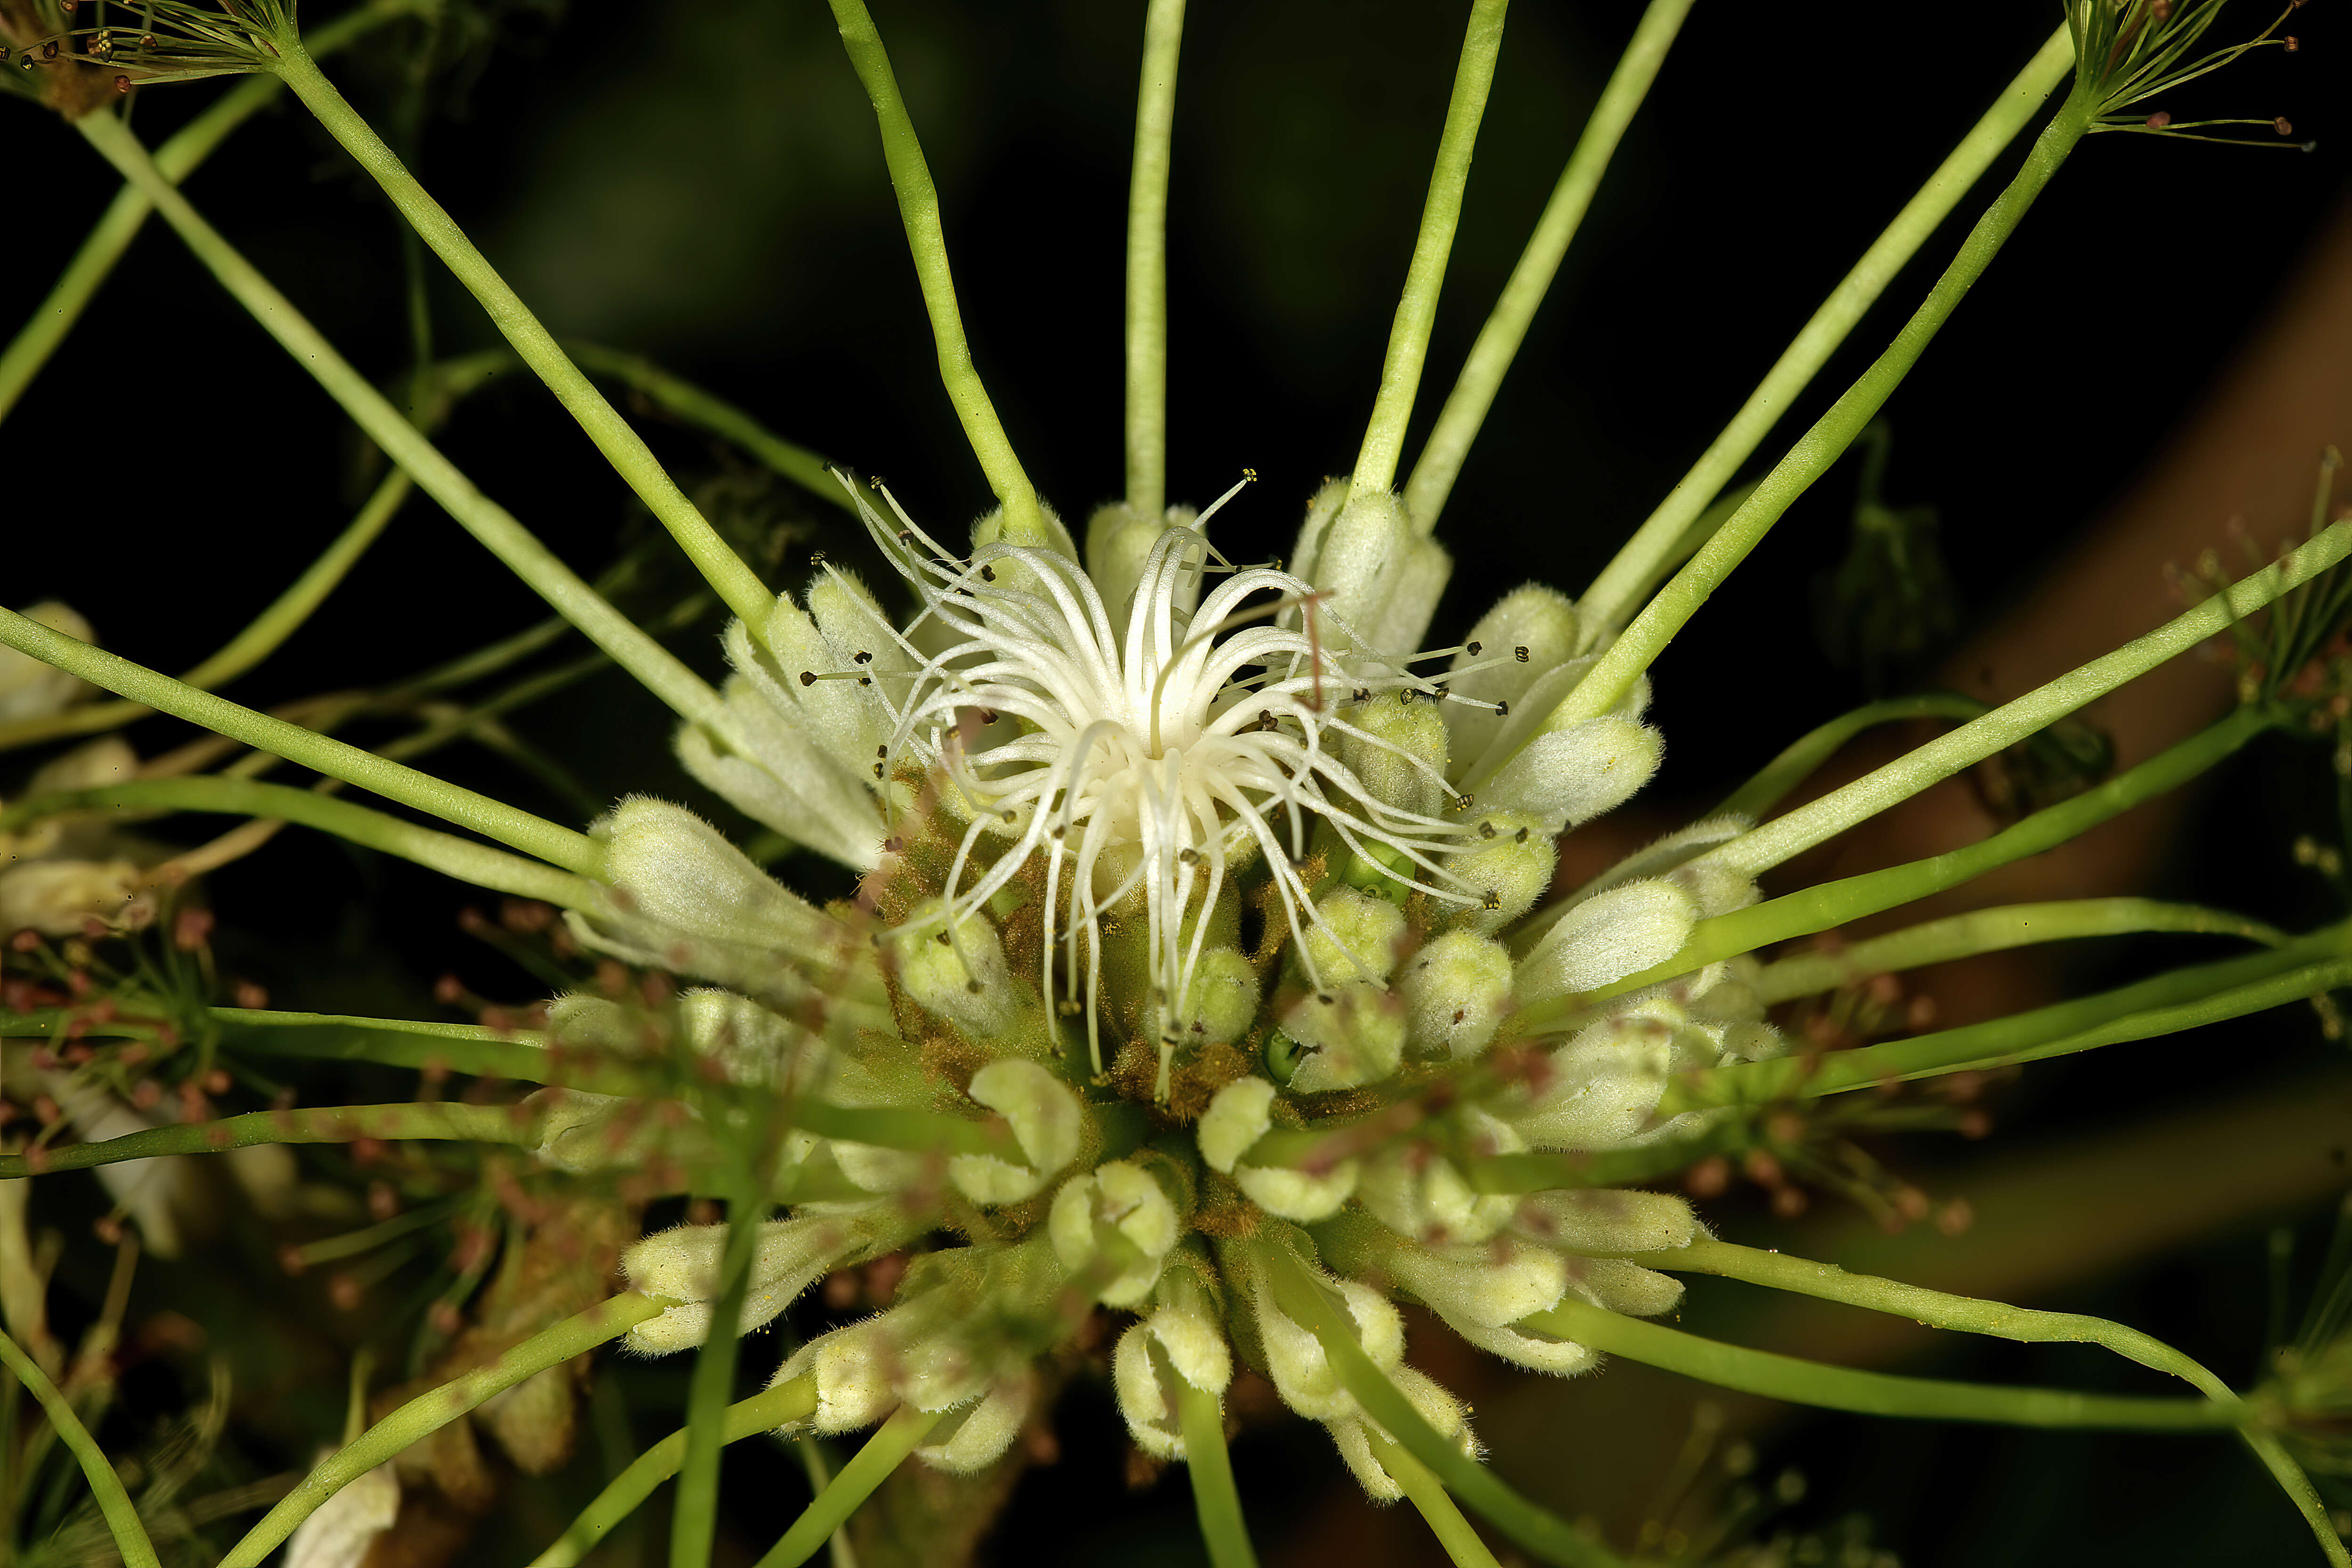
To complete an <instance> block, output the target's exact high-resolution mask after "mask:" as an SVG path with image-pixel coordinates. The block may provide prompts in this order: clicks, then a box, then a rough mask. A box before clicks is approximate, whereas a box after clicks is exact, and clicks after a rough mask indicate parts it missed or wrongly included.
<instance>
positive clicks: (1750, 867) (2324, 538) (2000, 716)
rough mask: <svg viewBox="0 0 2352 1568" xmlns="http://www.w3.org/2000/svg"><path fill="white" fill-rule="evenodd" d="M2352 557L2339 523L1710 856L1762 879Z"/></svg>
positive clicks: (2345, 525)
mask: <svg viewBox="0 0 2352 1568" xmlns="http://www.w3.org/2000/svg"><path fill="white" fill-rule="evenodd" d="M2347 553H2352V522H2340V523H2337V524H2336V525H2334V526H2333V527H2331V528H2329V529H2328V530H2326V531H2325V532H2323V533H2321V534H2320V535H2319V536H2318V537H2317V538H2315V539H2314V540H2312V541H2310V542H2308V543H2305V544H2302V545H2298V546H2296V548H2295V549H2294V552H2292V553H2290V554H2288V555H2286V556H2285V557H2284V558H2283V559H2281V560H2279V561H2276V562H2274V563H2272V564H2271V565H2269V566H2266V567H2264V568H2263V570H2261V571H2260V572H2257V573H2255V574H2253V575H2252V576H2251V577H2248V578H2247V579H2246V580H2245V581H2243V582H2242V583H2238V584H2232V585H2231V587H2230V588H2228V589H2226V590H2225V591H2223V592H2221V593H2219V594H2216V595H2213V596H2212V597H2211V598H2210V599H2207V600H2206V601H2205V602H2204V603H2202V604H2200V605H2197V606H2195V607H2194V608H2193V609H2190V610H2189V611H2188V612H2187V613H2185V614H2183V615H2179V616H2174V617H2173V618H2172V619H2171V620H2169V621H2167V622H2166V623H2165V624H2164V625H2162V626H2158V627H2157V628H2156V629H2155V630H2154V631H2152V632H2149V633H2147V634H2146V635H2145V636H2142V637H2134V638H2133V639H2132V640H2131V641H2130V642H2127V643H2126V644H2125V645H2124V646H2123V647H2119V648H2117V649H2116V650H2115V651H2114V652H2113V653H2110V654H2106V655H2105V656H2103V657H2101V658H2095V659H2093V660H2092V661H2091V662H2090V663H2088V664H2085V665H2083V666H2081V667H2080V668H2075V669H2071V670H2069V671H2067V672H2066V673H2065V674H2064V675H2062V676H2060V677H2059V678H2058V679H2055V680H2053V681H2050V682H2049V683H2047V684H2046V685H2043V686H2040V687H2037V688H2035V689H2033V690H2032V691H2029V692H2027V693H2026V694H2025V695H2024V696H2022V697H2020V698H2018V699H2017V700H2014V701H2011V702H2004V703H2002V704H2001V705H2000V707H1998V708H1996V709H1994V710H1992V711H1991V712H1990V713H1987V714H1985V715H1984V716H1983V717H1981V718H1978V719H1972V720H1970V721H1969V722H1967V723H1965V724H1963V725H1961V726H1960V727H1959V728H1958V729H1957V730H1954V731H1949V732H1948V733H1947V734H1943V735H1939V736H1937V738H1936V739H1935V740H1933V741H1930V742H1927V744H1926V745H1924V746H1921V747H1918V748H1917V749H1916V750H1915V751H1912V752H1909V753H1907V754H1906V755H1904V756H1902V757H1898V758H1896V759H1895V761H1894V762H1891V763H1887V764H1886V765H1885V766H1884V767H1881V768H1876V769H1874V770H1873V771H1872V772H1870V773H1864V775H1863V776H1862V777H1860V778H1858V779H1856V780H1854V781H1853V783H1852V784H1847V785H1845V786H1844V787H1843V788H1841V789H1835V790H1832V791H1831V792H1830V793H1829V794H1828V795H1823V796H1822V797H1821V798H1820V799H1819V800H1815V801H1811V802H1809V803H1807V804H1806V805H1801V806H1799V807H1798V808H1797V809H1796V810H1794V811H1791V812H1790V813H1788V814H1787V815H1786V816H1778V817H1775V818H1773V820H1771V821H1770V822H1768V823H1766V824H1764V825H1763V826H1760V827H1758V828H1754V829H1752V830H1750V831H1749V832H1747V833H1744V834H1742V835H1740V836H1739V837H1738V838H1735V839H1733V840H1732V841H1731V842H1730V843H1728V844H1726V845H1724V846H1722V847H1719V848H1717V849H1715V850H1712V851H1710V858H1714V859H1716V860H1719V861H1721V862H1722V863H1723V864H1724V865H1726V866H1727V867H1729V868H1732V869H1734V870H1736V871H1739V872H1743V873H1745V874H1746V875H1748V876H1750V877H1754V876H1759V875H1761V874H1762V873H1763V872H1765V871H1767V870H1769V869H1770V868H1773V867H1775V866H1778V865H1780V863H1781V862H1782V861H1784V860H1787V859H1788V858H1790V857H1791V856H1793V855H1798V854H1801V853H1802V852H1804V851H1805V850H1807V849H1810V848H1811V847H1813V846H1814V845H1816V844H1819V843H1821V842H1822V840H1824V839H1827V838H1830V837H1834V836H1835V835H1837V834H1839V833H1842V832H1843V831H1844V830H1845V829H1847V828H1849V827H1851V826H1853V825H1854V824H1855V823H1858V822H1862V821H1864V820H1866V819H1868V818H1870V817H1873V816H1876V815H1878V813H1880V812H1882V811H1884V810H1885V809H1886V808H1887V807H1888V806H1890V805H1895V803H1897V802H1898V801H1904V800H1908V799H1909V798H1910V797H1911V796H1913V795H1917V794H1918V793H1919V792H1920V791H1921V790H1924V789H1926V788H1927V787H1928V786H1929V785H1930V784H1936V783H1937V782H1938V781H1940V780H1943V779H1947V778H1949V777H1950V776H1951V775H1952V774H1954V773H1958V772H1959V771H1960V770H1961V769H1962V768H1965V767H1969V766H1972V765H1973V764H1975V763H1980V762H1982V761H1983V760H1984V759H1985V758H1987V757H1990V756H1991V755H1992V754H1993V753H1994V752H1999V751H2001V750H2003V749H2005V748H2007V747H2009V746H2011V745H2014V744H2016V743H2017V742H2020V741H2021V740H2023V739H2025V738H2026V737H2027V736H2028V735H2031V734H2032V733H2034V732H2035V731H2039V730H2042V729H2045V728H2047V727H2048V726H2049V725H2050V724H2051V723H2052V722H2053V721H2056V720H2058V719H2061V718H2063V717H2064V716H2065V715H2067V714H2069V713H2072V712H2074V710H2077V709H2079V708H2081V707H2082V706H2083V705H2084V703H2087V702H2090V701H2092V700H2094V699H2096V698H2099V697H2104V696H2105V695H2106V694H2107V693H2108V692H2110V691H2113V690H2114V689H2116V687H2118V686H2121V685H2122V684H2123V683H2124V682H2126V681H2127V680H2130V679H2133V678H2135V677H2137V676H2140V675H2144V674H2146V673H2147V671H2149V670H2151V669H2154V668H2156V667H2157V666H2158V665H2159V664H2162V663H2164V662H2165V661H2166V660H2168V659H2170V658H2173V657H2175V656H2176V655H2179V654H2182V653H2186V652H2187V651H2189V649H2190V648H2192V647H2196V646H2197V645H2198V644H2199V643H2200V642H2203V641H2204V640H2205V639H2206V638H2208V637H2212V636H2214V635H2215V634H2217V633H2220V632H2223V631H2227V630H2228V629H2229V628H2230V627H2231V626H2232V625H2234V624H2236V623H2237V622H2239V621H2242V620H2243V619H2245V617H2246V616H2250V615H2252V614H2253V613H2254V612H2255V611H2256V610H2259V609H2261V608H2263V606H2264V605H2268V604H2270V603H2271V602H2272V601H2273V600H2275V599H2277V598H2278V597H2279V596H2280V595H2283V594H2286V593H2289V592H2291V591H2292V590H2294V588H2296V587H2298V586H2300V585H2301V584H2304V583H2306V582H2309V581H2310V580H2311V579H2312V578H2313V577H2315V576H2317V575H2318V574H2320V573H2322V572H2325V571H2326V570H2327V569H2328V568H2329V567H2331V566H2333V565H2335V564H2336V563H2337V562H2339V561H2341V560H2343V559H2344V557H2345V556H2346V554H2347Z"/></svg>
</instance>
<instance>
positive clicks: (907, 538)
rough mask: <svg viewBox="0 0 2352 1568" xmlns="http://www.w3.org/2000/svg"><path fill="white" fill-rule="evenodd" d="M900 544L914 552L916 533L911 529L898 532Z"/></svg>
mask: <svg viewBox="0 0 2352 1568" xmlns="http://www.w3.org/2000/svg"><path fill="white" fill-rule="evenodd" d="M875 482H876V483H877V484H879V483H880V482H881V481H879V480H878V479H877V481H875ZM898 542H899V543H901V544H903V545H905V546H906V547H907V548H908V549H909V550H912V549H913V548H914V547H915V531H914V530H913V529H911V528H902V529H900V530H899V531H898Z"/></svg>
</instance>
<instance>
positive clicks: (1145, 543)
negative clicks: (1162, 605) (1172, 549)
mask: <svg viewBox="0 0 2352 1568" xmlns="http://www.w3.org/2000/svg"><path fill="white" fill-rule="evenodd" d="M1199 516H1200V514H1199V513H1198V512H1197V511H1195V510H1193V509H1192V508H1191V507H1189V506H1171V507H1170V508H1169V509H1168V510H1167V511H1166V513H1165V514H1163V515H1162V516H1160V517H1156V518H1152V517H1139V516H1138V515H1136V513H1135V512H1134V511H1132V510H1129V507H1128V505H1127V503H1126V502H1125V501H1113V502H1111V503H1110V504H1109V505H1108V506H1105V507H1101V508H1098V509H1097V510H1096V512H1095V514H1094V516H1092V517H1090V518H1088V519H1087V576H1088V577H1091V578H1093V579H1094V584H1095V591H1096V592H1097V593H1098V594H1100V595H1102V602H1103V607H1104V608H1105V609H1106V610H1108V611H1109V612H1110V619H1111V625H1113V626H1126V625H1127V620H1128V611H1129V607H1130V606H1131V605H1132V604H1133V602H1134V599H1135V587H1136V584H1139V583H1140V582H1141V581H1142V580H1143V568H1144V564H1145V563H1146V562H1148V561H1149V560H1150V558H1151V547H1152V546H1153V545H1155V544H1157V543H1159V542H1160V535H1161V534H1163V533H1165V532H1167V531H1169V530H1170V529H1171V528H1197V527H1199V526H1200V523H1199ZM1200 597H1201V586H1200V578H1199V577H1198V576H1197V575H1196V576H1194V577H1193V578H1192V584H1191V585H1190V586H1189V588H1187V589H1186V590H1184V591H1181V592H1180V593H1179V594H1178V595H1176V599H1175V607H1177V608H1178V609H1182V610H1190V609H1192V607H1193V605H1195V604H1197V603H1198V602H1199V600H1200Z"/></svg>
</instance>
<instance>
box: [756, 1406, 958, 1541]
mask: <svg viewBox="0 0 2352 1568" xmlns="http://www.w3.org/2000/svg"><path fill="white" fill-rule="evenodd" d="M945 1414H946V1412H944V1411H930V1410H918V1409H916V1408H915V1407H914V1406H913V1405H900V1406H899V1407H898V1411H897V1413H896V1414H894V1415H892V1416H891V1417H890V1419H889V1420H887V1421H885V1422H884V1423H882V1426H881V1429H880V1430H879V1431H877V1432H876V1433H875V1434H874V1436H871V1437H868V1438H867V1439H866V1444H865V1447H861V1448H859V1449H858V1450H857V1452H856V1454H854V1455H852V1456H851V1457H850V1460H849V1463H847V1464H845V1465H844V1466H842V1467H841V1473H840V1474H839V1475H836V1476H835V1477H834V1478H833V1479H832V1481H831V1482H830V1483H828V1484H827V1485H826V1487H825V1489H824V1490H823V1491H821V1492H819V1493H818V1494H817V1495H816V1500H815V1501H814V1502H812V1503H810V1504H809V1505H808V1509H807V1510H806V1511H805V1512H803V1514H802V1515H801V1516H800V1518H798V1519H796V1520H794V1521H793V1524H792V1528H791V1529H789V1530H787V1531H784V1533H783V1538H782V1540H780V1541H778V1542H776V1544H775V1545H774V1546H772V1547H771V1548H770V1549H769V1551H768V1554H767V1555H766V1556H764V1557H762V1558H761V1559H760V1561H759V1563H758V1564H757V1568H800V1565H801V1564H802V1563H805V1562H807V1561H808V1560H809V1559H810V1558H812V1557H814V1556H815V1555H816V1551H817V1548H818V1547H820V1546H823V1545H824V1543H825V1542H827V1541H828V1540H830V1539H832V1536H833V1532H834V1531H836V1530H838V1529H840V1528H841V1525H842V1521H845V1520H846V1519H847V1518H848V1517H849V1516H850V1515H851V1514H852V1513H855V1512H856V1510H857V1505H858V1504H859V1503H862V1502H864V1501H865V1500H866V1499H867V1498H869V1497H871V1496H873V1495H874V1489H875V1488H877V1487H878V1486H880V1485H881V1484H882V1483H883V1482H884V1481H885V1480H887V1479H889V1475H890V1472H891V1471H893V1470H895V1469H897V1468H898V1467H899V1466H900V1465H901V1464H903V1463H904V1462H905V1461H906V1458H907V1456H908V1455H909V1454H911V1453H913V1452H914V1451H915V1450H916V1449H917V1448H919V1447H922V1444H923V1439H924V1438H925V1437H927V1436H930V1431H931V1428H932V1427H934V1426H938V1425H939V1424H940V1418H941V1417H942V1416H943V1415H945Z"/></svg>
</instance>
